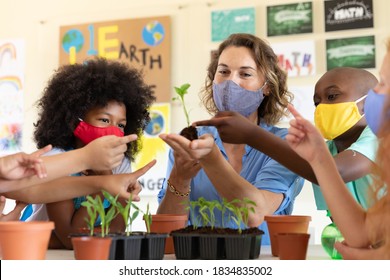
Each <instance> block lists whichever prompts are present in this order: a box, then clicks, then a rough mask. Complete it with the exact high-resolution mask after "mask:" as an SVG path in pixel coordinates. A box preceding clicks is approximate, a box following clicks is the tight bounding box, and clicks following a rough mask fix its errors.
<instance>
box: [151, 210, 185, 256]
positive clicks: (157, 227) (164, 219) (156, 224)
mask: <svg viewBox="0 0 390 280" xmlns="http://www.w3.org/2000/svg"><path fill="white" fill-rule="evenodd" d="M187 221H188V216H187V215H174V214H155V215H152V224H151V226H150V231H151V232H153V233H168V234H169V233H171V231H173V230H177V229H181V228H184V227H186V226H187ZM164 253H165V254H174V253H175V249H174V246H173V239H172V237H171V236H169V237H168V238H167V239H166V243H165V251H164Z"/></svg>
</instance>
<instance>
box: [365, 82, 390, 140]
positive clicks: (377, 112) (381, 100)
mask: <svg viewBox="0 0 390 280" xmlns="http://www.w3.org/2000/svg"><path fill="white" fill-rule="evenodd" d="M386 96H387V95H386V94H381V93H376V92H375V91H373V90H372V89H370V90H369V91H368V93H367V98H366V101H365V102H364V114H365V116H366V121H367V124H368V127H369V128H371V130H372V132H374V133H375V135H378V132H379V129H380V127H381V125H382V123H383V119H384V118H383V108H384V105H385V101H386Z"/></svg>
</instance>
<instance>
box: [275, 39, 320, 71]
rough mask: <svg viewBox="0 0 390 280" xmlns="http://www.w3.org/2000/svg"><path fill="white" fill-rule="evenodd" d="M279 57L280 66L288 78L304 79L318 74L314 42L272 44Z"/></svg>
mask: <svg viewBox="0 0 390 280" xmlns="http://www.w3.org/2000/svg"><path fill="white" fill-rule="evenodd" d="M271 47H272V49H273V50H274V52H275V54H276V55H277V56H278V61H279V66H280V67H281V68H282V69H284V70H285V71H286V72H287V75H288V77H302V76H311V75H315V74H316V55H315V45H314V41H311V40H310V41H295V42H287V43H275V44H272V46H271Z"/></svg>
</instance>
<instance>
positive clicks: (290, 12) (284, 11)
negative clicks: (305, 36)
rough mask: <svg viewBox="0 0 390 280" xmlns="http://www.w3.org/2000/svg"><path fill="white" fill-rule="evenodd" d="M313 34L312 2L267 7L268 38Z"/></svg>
mask: <svg viewBox="0 0 390 280" xmlns="http://www.w3.org/2000/svg"><path fill="white" fill-rule="evenodd" d="M311 32H313V8H312V3H311V2H301V3H295V4H288V5H277V6H268V7H267V36H269V37H271V36H279V35H290V34H301V33H311Z"/></svg>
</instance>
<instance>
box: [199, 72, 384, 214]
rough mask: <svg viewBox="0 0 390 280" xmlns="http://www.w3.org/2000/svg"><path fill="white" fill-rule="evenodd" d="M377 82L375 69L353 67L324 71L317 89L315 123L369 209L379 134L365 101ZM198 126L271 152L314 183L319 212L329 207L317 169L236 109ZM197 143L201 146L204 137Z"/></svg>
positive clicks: (351, 186)
mask: <svg viewBox="0 0 390 280" xmlns="http://www.w3.org/2000/svg"><path fill="white" fill-rule="evenodd" d="M377 83H378V81H377V79H376V78H375V76H374V75H373V74H371V73H370V72H368V71H366V70H363V69H355V68H348V67H340V68H335V69H332V70H330V71H328V72H327V73H325V74H324V75H323V76H322V77H321V78H320V79H319V80H318V82H317V83H316V86H315V92H314V97H313V100H314V104H315V106H316V111H315V124H316V126H317V127H318V128H319V129H320V131H321V132H322V135H323V137H324V138H326V139H327V140H328V141H327V146H328V149H329V151H330V152H331V154H332V155H333V158H334V160H335V163H336V166H337V169H338V171H339V172H340V174H341V177H342V179H343V180H344V182H345V183H346V185H347V187H348V189H349V191H350V192H351V194H352V195H353V197H354V198H355V200H356V201H358V202H359V204H361V205H362V206H363V207H364V208H368V207H369V206H370V205H369V203H368V197H367V189H368V188H369V187H370V183H371V179H370V175H369V174H370V168H371V164H372V162H373V161H374V159H375V154H376V149H377V138H376V136H375V134H374V133H373V132H372V131H371V129H370V128H369V127H368V126H367V123H366V120H365V118H364V112H363V105H364V99H365V97H366V95H367V92H368V91H369V90H370V89H371V88H374V87H375V85H376V84H377ZM194 125H197V126H203V125H206V126H215V127H216V128H217V129H218V132H219V135H220V136H221V138H222V140H223V141H224V142H227V143H245V144H248V145H250V146H252V147H253V148H255V149H257V150H260V151H261V152H263V153H265V154H267V155H268V156H270V157H272V158H273V159H275V160H277V161H278V162H279V163H281V164H283V165H284V166H286V167H287V168H289V169H290V170H291V171H293V172H295V173H296V174H298V175H300V176H302V177H304V178H305V179H307V180H309V181H310V182H312V183H313V188H314V194H315V199H316V204H317V208H318V210H327V209H328V207H327V205H326V203H325V200H324V199H323V197H322V194H321V191H320V189H319V187H318V186H317V185H316V184H317V179H316V176H315V174H314V172H313V169H312V168H311V166H310V165H309V164H308V162H307V161H305V160H304V159H302V158H301V157H300V156H298V155H297V154H296V153H295V152H294V151H293V150H292V149H291V148H290V147H289V146H288V144H287V143H286V141H284V140H282V139H280V138H277V137H275V136H274V135H272V134H271V133H269V132H267V131H265V130H263V129H261V128H260V127H258V126H256V125H253V124H251V123H249V122H248V121H247V120H246V119H245V118H243V117H242V116H240V115H239V114H237V113H234V112H219V113H218V114H217V115H216V116H215V117H213V118H212V119H210V120H203V121H198V122H195V123H194ZM195 141H198V142H199V143H198V147H201V145H202V143H201V140H195Z"/></svg>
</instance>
